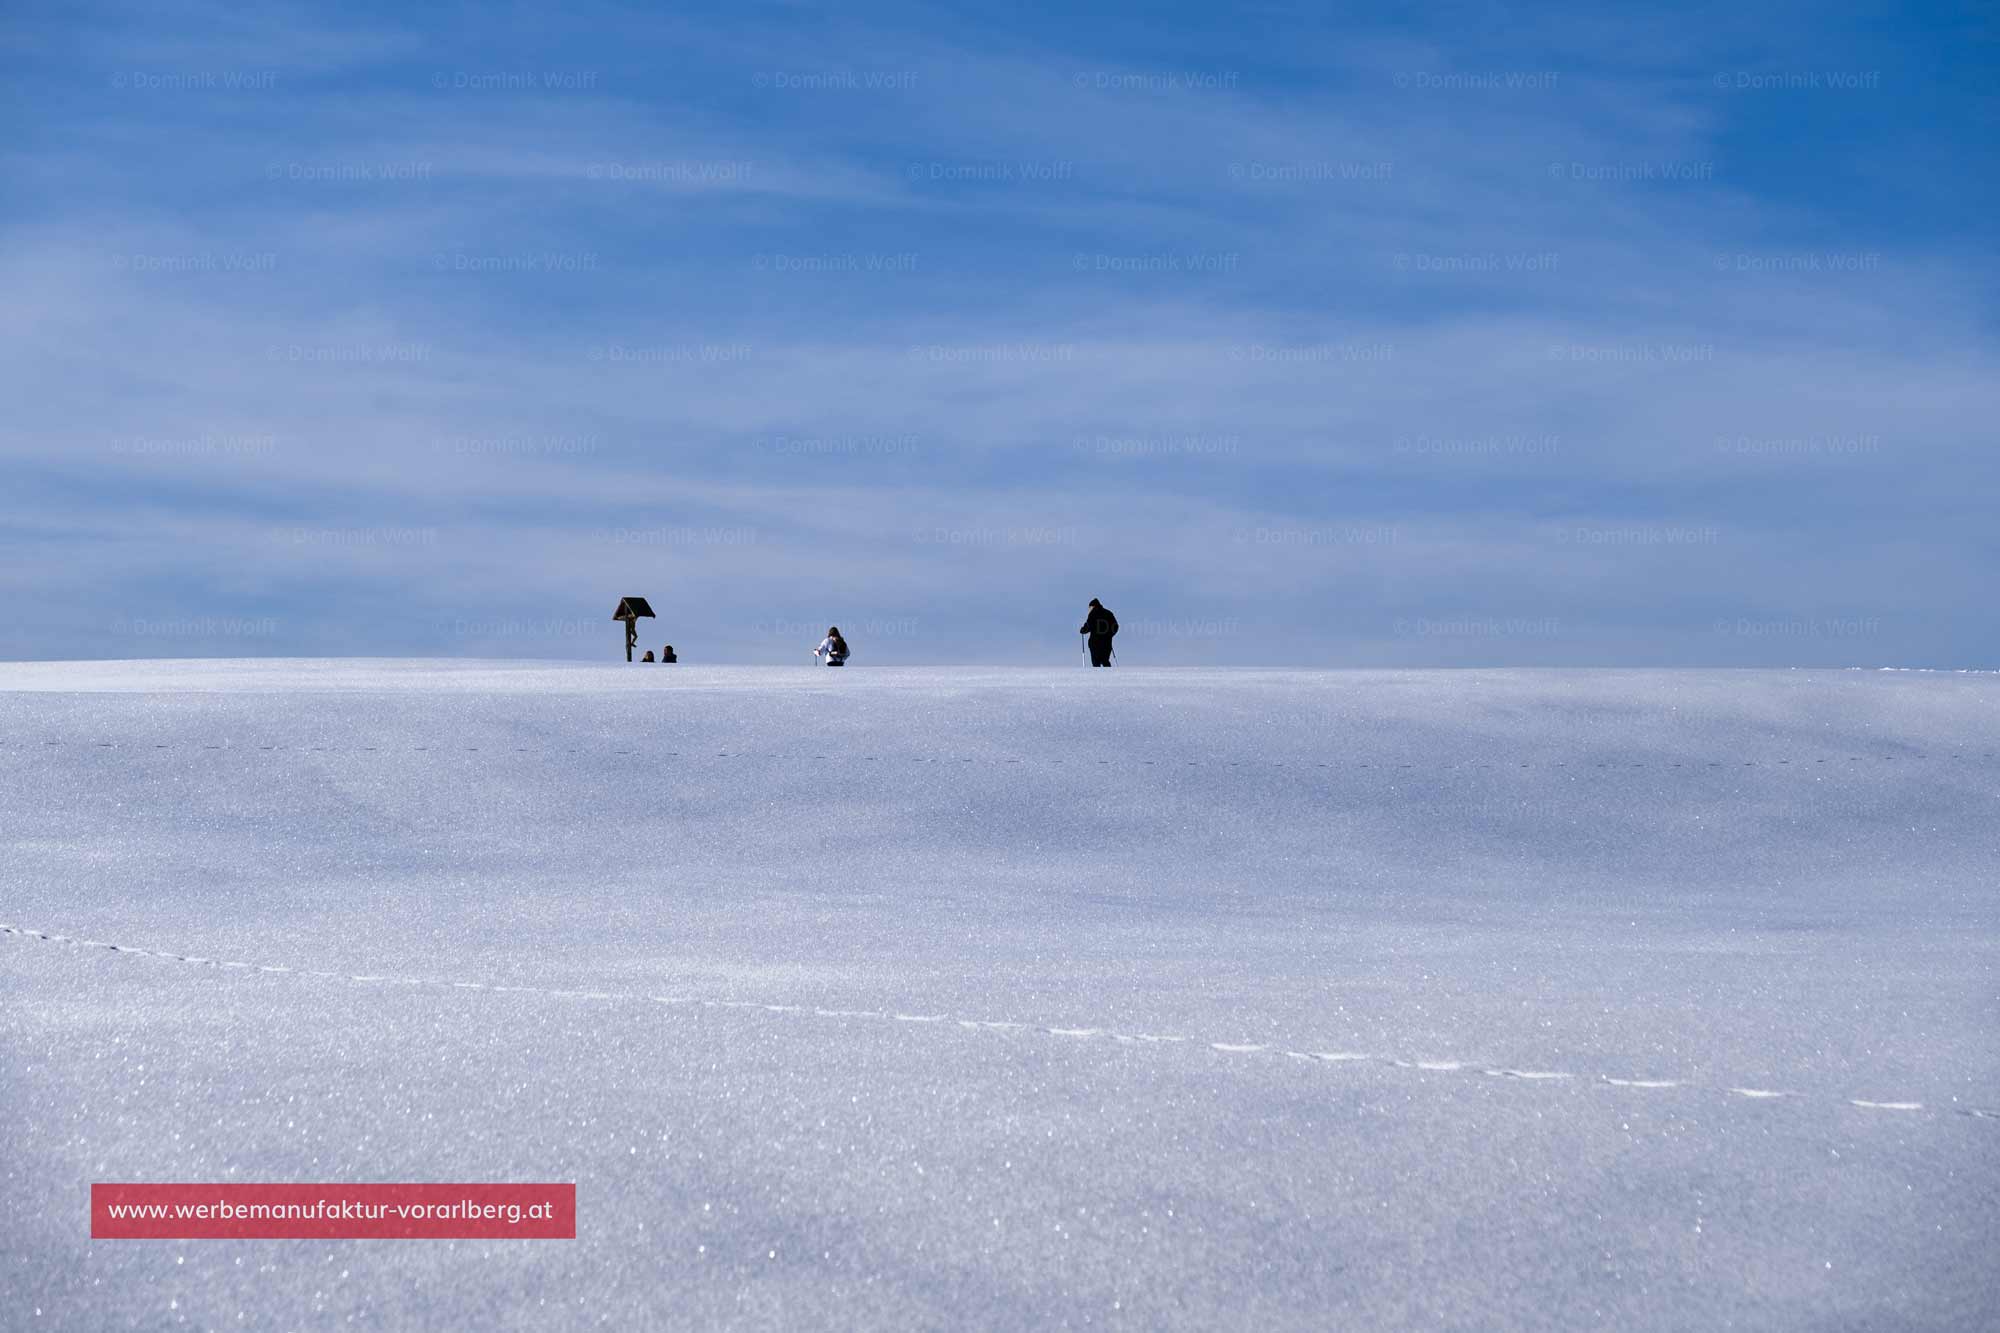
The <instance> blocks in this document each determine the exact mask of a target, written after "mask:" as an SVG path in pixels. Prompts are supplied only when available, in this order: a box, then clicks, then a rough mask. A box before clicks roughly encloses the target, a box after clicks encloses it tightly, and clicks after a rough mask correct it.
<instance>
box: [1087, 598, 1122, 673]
mask: <svg viewBox="0 0 2000 1333" xmlns="http://www.w3.org/2000/svg"><path fill="white" fill-rule="evenodd" d="M1077 633H1078V634H1087V635H1089V636H1090V638H1089V640H1088V642H1089V644H1090V664H1091V665H1092V666H1094V667H1108V666H1110V665H1111V641H1112V640H1113V639H1115V638H1116V637H1118V617H1117V616H1114V615H1112V614H1111V610H1110V608H1109V607H1107V606H1105V605H1104V603H1102V602H1100V601H1098V600H1097V599H1096V598H1095V597H1093V598H1091V599H1090V610H1088V611H1086V612H1084V615H1083V627H1082V628H1081V629H1079V630H1077Z"/></svg>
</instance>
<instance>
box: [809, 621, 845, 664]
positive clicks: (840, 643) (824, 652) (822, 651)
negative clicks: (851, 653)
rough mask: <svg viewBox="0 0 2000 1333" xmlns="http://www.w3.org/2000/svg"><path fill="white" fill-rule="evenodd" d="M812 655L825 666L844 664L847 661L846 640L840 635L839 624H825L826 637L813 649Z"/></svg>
mask: <svg viewBox="0 0 2000 1333" xmlns="http://www.w3.org/2000/svg"><path fill="white" fill-rule="evenodd" d="M813 657H814V658H815V659H816V660H817V661H820V662H823V663H824V664H826V665H827V666H844V665H846V663H847V640H846V639H843V638H841V637H840V626H838V625H829V626H827V631H826V637H825V638H824V639H821V640H820V641H819V647H817V648H815V649H813Z"/></svg>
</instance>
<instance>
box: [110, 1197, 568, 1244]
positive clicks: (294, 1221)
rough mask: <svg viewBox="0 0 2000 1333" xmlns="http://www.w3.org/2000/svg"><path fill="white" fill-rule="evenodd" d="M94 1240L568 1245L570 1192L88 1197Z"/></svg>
mask: <svg viewBox="0 0 2000 1333" xmlns="http://www.w3.org/2000/svg"><path fill="white" fill-rule="evenodd" d="M90 1234H91V1236H92V1237H93V1238H94V1239H98V1240H221V1239H261V1240H352V1239H395V1240H574V1239H575V1238H576V1186H575V1185H573V1184H572V1185H492V1184H486V1185H433V1184H414V1185H382V1184H375V1185H339V1184H328V1185H246V1184H206V1185H184V1184H174V1185H135V1184H95V1185H92V1186H91V1187H90Z"/></svg>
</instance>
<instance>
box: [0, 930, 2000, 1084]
mask: <svg viewBox="0 0 2000 1333" xmlns="http://www.w3.org/2000/svg"><path fill="white" fill-rule="evenodd" d="M0 935H8V936H12V937H14V938H16V939H23V940H27V939H34V940H42V941H44V942H46V943H50V944H61V945H68V946H70V947H73V948H78V949H104V950H107V951H109V952H111V953H119V954H131V955H134V956H136V957H140V958H158V959H161V960H163V961H167V962H175V963H181V964H184V965H187V966H193V967H211V968H217V969H224V968H227V969H231V970H236V971H245V972H263V973H269V974H279V973H282V974H284V975H287V976H298V977H313V978H317V979H321V980H326V981H341V982H346V983H349V984H352V985H368V986H381V985H389V986H405V987H418V988H423V987H428V988H432V989H438V990H468V991H483V992H486V993H488V994H494V995H535V996H543V997H546V998H551V999H570V1000H599V1001H611V1002H617V1001H640V1000H643V1001H648V1002H651V1003H655V1004H663V1005H675V1006H686V1007H691V1008H697V1009H717V1010H735V1011H738V1012H744V1013H760V1014H773V1015H785V1016H809V1017H814V1018H830V1019H845V1020H861V1021H873V1022H896V1023H917V1024H944V1023H946V1022H950V1023H952V1024H953V1025H954V1026H956V1027H958V1028H960V1029H962V1030H965V1031H984V1032H1040V1033H1042V1034H1044V1035H1046V1036H1055V1037H1068V1038H1070V1039H1072V1040H1077V1041H1092V1040H1096V1039H1098V1038H1105V1039H1108V1040H1110V1041H1113V1042H1118V1043H1124V1044H1135V1045H1136V1044H1141V1043H1144V1044H1153V1045H1168V1044H1174V1043H1186V1042H1192V1041H1195V1040H1197V1039H1196V1038H1194V1037H1190V1036H1186V1035H1183V1034H1178V1033H1160V1032H1118V1031H1115V1030H1113V1029H1110V1028H1103V1027H1053V1026H1047V1025H1040V1024H1033V1023H1024V1022H1019V1021H1016V1020H1012V1019H991V1018H958V1017H954V1016H953V1015H951V1014H911V1013H903V1012H900V1011H897V1010H887V1009H832V1008H826V1007H823V1006H817V1005H803V1004H777V1003H772V1002H769V1001H764V1000H732V999H722V998H718V997H712V996H695V995H645V994H640V993H637V992H632V991H606V990H565V989H557V988H554V987H547V986H500V985H494V984H492V983H490V982H481V981H458V980H449V979H442V978H433V977H402V976H393V975H389V974H386V973H367V972H329V971H324V970H320V969H313V968H292V967H285V966H282V965H279V964H273V963H247V962H234V961H224V960H218V959H214V958H205V957H201V956H198V955H193V954H178V953H172V952H169V951H167V950H163V949H145V948H141V947H139V946H137V945H132V944H113V943H109V942H106V941H104V940H91V939H78V938H76V937H74V936H69V935H61V934H57V933H54V932H51V931H43V930H34V929H31V928H29V927H26V926H12V925H5V924H0ZM1204 1044H1205V1045H1206V1046H1207V1047H1208V1049H1210V1050H1212V1051H1215V1052H1217V1053H1219V1054H1223V1055H1229V1056H1235V1057H1260V1056H1272V1055H1281V1056H1283V1057H1285V1058H1288V1059H1293V1060H1299V1061H1303V1062H1306V1063H1313V1064H1377V1065H1389V1066H1393V1067H1395V1068H1398V1069H1415V1070H1420V1071H1423V1072H1425V1073H1437V1074H1454V1073H1464V1072H1468V1071H1477V1072H1479V1073H1482V1074H1485V1075H1488V1076H1490V1077H1493V1078H1502V1079H1507V1080H1509V1081H1513V1082H1522V1083H1542V1082H1570V1081H1574V1080H1575V1078H1576V1075H1574V1074H1572V1073H1568V1072H1565V1071H1561V1070H1542V1069H1514V1068H1510V1067H1505V1066H1488V1065H1483V1064H1478V1063H1475V1062H1470V1061H1464V1060H1441V1059H1422V1060H1414V1059H1402V1058H1399V1057H1397V1056H1392V1055H1370V1054H1366V1053H1364V1052H1360V1051H1301V1050H1294V1049H1289V1048H1286V1047H1284V1046H1280V1045H1274V1044H1273V1043H1270V1042H1223V1041H1210V1042H1206V1043H1204ZM1595 1082H1597V1083H1600V1084H1603V1085H1607V1086H1610V1087H1618V1088H1638V1089H1664V1088H1680V1087H1695V1086H1698V1085H1695V1084H1691V1083H1687V1082H1684V1081H1682V1080H1680V1079H1669V1078H1620V1077H1616V1076H1614V1075H1611V1074H1600V1075H1598V1076H1597V1077H1596V1079H1595ZM1720 1090H1721V1091H1723V1092H1725V1093H1728V1094H1730V1095H1732V1096H1736V1097H1743V1098H1747V1099H1750V1100H1753V1101H1776V1100H1791V1101H1800V1102H1803V1101H1806V1100H1809V1099H1808V1098H1807V1097H1805V1096H1803V1095H1802V1094H1799V1093H1795V1092H1784V1091H1779V1090H1776V1089H1770V1088H1748V1087H1734V1086H1727V1085H1725V1086H1723V1087H1722V1088H1721V1089H1720ZM1816 1100H1819V1101H1821V1102H1825V1101H1828V1100H1830V1099H1828V1098H1825V1097H1823V1096H1822V1097H1820V1098H1817V1099H1816ZM1839 1102H1840V1104H1841V1105H1843V1106H1849V1107H1853V1108H1856V1109H1859V1110H1867V1111H1900V1112H1903V1113H1905V1114H1920V1115H1921V1114H1930V1112H1928V1111H1927V1108H1926V1105H1925V1103H1923V1102H1920V1101H1913V1100H1904V1099H1898V1100H1893V1101H1892V1100H1887V1099H1877V1098H1864V1097H1843V1098H1840V1099H1839ZM1951 1109H1952V1110H1954V1111H1955V1112H1956V1113H1957V1114H1959V1115H1963V1116H1969V1117H1973V1118H1976V1119H1980V1120H1993V1121H2000V1110H1996V1109H1991V1108H1987V1107H1953V1108H1951Z"/></svg>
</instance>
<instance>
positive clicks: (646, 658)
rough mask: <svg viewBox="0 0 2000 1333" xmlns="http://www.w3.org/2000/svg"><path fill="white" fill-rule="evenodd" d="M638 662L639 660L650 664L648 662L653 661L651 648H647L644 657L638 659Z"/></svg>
mask: <svg viewBox="0 0 2000 1333" xmlns="http://www.w3.org/2000/svg"><path fill="white" fill-rule="evenodd" d="M639 660H640V661H641V662H650V661H652V660H653V650H652V649H651V648H648V649H647V650H646V655H645V656H644V657H642V658H640V659H639Z"/></svg>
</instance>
